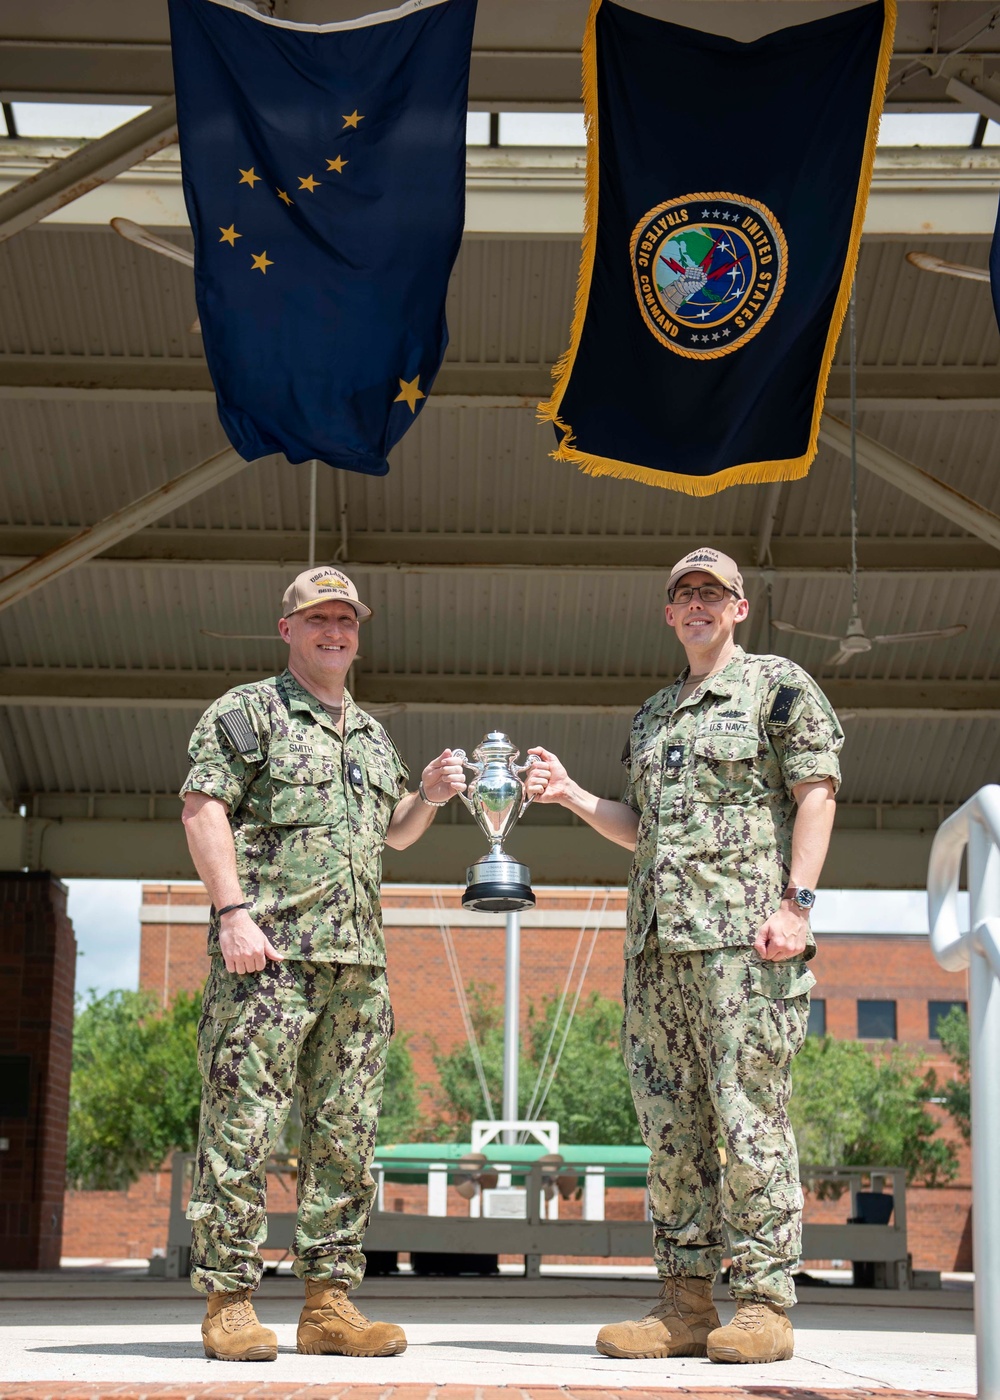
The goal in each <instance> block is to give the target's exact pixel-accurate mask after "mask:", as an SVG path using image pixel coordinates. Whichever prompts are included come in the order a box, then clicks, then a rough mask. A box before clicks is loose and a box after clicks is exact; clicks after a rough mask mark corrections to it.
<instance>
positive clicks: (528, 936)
mask: <svg viewBox="0 0 1000 1400" xmlns="http://www.w3.org/2000/svg"><path fill="white" fill-rule="evenodd" d="M536 893H537V894H538V906H537V908H536V909H534V910H531V911H529V912H527V913H525V914H523V915H522V919H521V1015H522V1020H523V1018H525V1017H526V1016H527V1014H528V1010H529V1007H530V1006H531V1005H532V1004H533V1005H534V1006H535V1007H536V1008H537V1007H540V1006H541V1004H542V1002H543V1001H544V1000H545V999H546V998H548V997H552V996H558V995H559V994H560V992H561V991H562V989H563V986H564V983H565V981H566V978H567V973H568V972H569V969H570V966H571V963H572V962H573V960H574V955H575V958H576V963H575V974H574V979H573V986H574V988H575V987H576V985H577V982H576V979H577V978H578V977H579V976H580V973H581V971H583V969H584V968H585V975H584V980H583V995H584V997H586V996H587V995H588V994H589V993H590V992H592V991H597V992H600V993H601V994H602V995H603V996H607V997H614V998H618V997H619V996H620V994H621V977H622V939H623V933H624V926H625V891H624V890H623V889H621V888H612V889H580V888H546V889H539V890H537V891H536ZM460 901H461V888H460V887H458V886H451V887H438V888H435V887H430V886H426V885H389V886H386V887H385V888H384V889H383V898H382V904H383V916H384V924H385V933H386V945H387V950H388V961H389V981H390V986H391V989H392V998H393V1007H394V1011H395V1016H396V1025H397V1028H398V1029H399V1030H400V1031H404V1032H407V1033H408V1034H409V1037H410V1039H409V1042H408V1043H409V1049H410V1051H411V1054H412V1056H413V1061H414V1070H415V1072H416V1076H417V1080H418V1082H421V1083H424V1084H427V1083H432V1082H433V1081H434V1080H435V1077H436V1076H435V1067H434V1058H433V1057H434V1054H435V1052H436V1051H438V1052H441V1051H445V1052H446V1051H448V1050H451V1049H452V1048H453V1047H455V1046H456V1045H459V1044H461V1043H462V1041H463V1040H464V1038H465V1032H464V1029H463V1023H462V1018H461V1013H460V1010H459V1003H458V997H457V994H456V988H455V985H454V974H453V971H452V970H451V968H452V967H456V968H457V975H458V978H459V980H460V983H461V985H462V986H464V987H468V986H469V984H470V983H475V984H476V985H477V986H479V987H481V988H488V987H492V988H493V989H494V992H495V996H496V998H497V1000H500V999H502V995H503V981H504V924H503V919H502V917H501V916H496V917H489V916H484V915H481V914H471V913H468V912H467V911H464V910H463V909H462V908H461V903H460ZM140 919H141V951H140V973H139V977H140V985H141V986H142V987H144V988H146V989H148V990H150V991H153V992H154V993H155V994H156V995H157V997H158V998H159V999H160V1000H161V1001H162V1002H163V1003H164V1004H166V1003H167V1002H168V1001H169V1000H170V998H171V996H172V995H173V994H174V993H176V992H177V991H180V990H193V989H195V988H197V987H200V986H201V984H202V983H203V982H204V980H205V976H206V974H207V971H208V957H207V953H206V950H205V941H206V940H205V935H206V929H207V921H208V899H207V896H206V894H205V891H204V889H203V888H202V887H201V886H199V885H190V884H146V885H144V886H143V896H142V906H141V913H140ZM443 930H446V932H444V931H443ZM446 938H450V941H451V945H452V947H453V949H454V955H455V956H454V963H453V964H450V960H449V957H448V956H447V955H446V951H445V940H446ZM817 943H818V946H819V951H818V954H817V957H816V959H815V961H814V962H813V964H812V967H813V970H814V972H815V974H816V977H817V986H816V989H815V993H814V997H813V1011H812V1017H811V1030H812V1032H813V1033H816V1034H822V1033H823V1032H824V1030H825V1031H827V1032H829V1033H830V1034H831V1035H833V1036H836V1037H838V1038H841V1039H890V1040H891V1039H896V1040H898V1041H899V1042H901V1043H906V1044H908V1045H912V1046H915V1047H918V1048H920V1049H922V1050H923V1051H924V1052H925V1054H927V1055H928V1057H929V1060H930V1062H931V1063H932V1064H934V1065H935V1067H936V1068H938V1069H939V1070H940V1071H943V1072H944V1073H947V1072H948V1069H949V1066H950V1061H948V1060H947V1057H945V1056H944V1055H943V1054H942V1052H941V1046H940V1042H939V1041H938V1040H936V1039H935V1038H934V1036H933V1031H934V1024H935V1021H936V1019H937V1017H938V1016H939V1015H940V1014H941V1013H942V1012H943V1011H944V1010H946V1009H947V1008H948V1007H949V1006H951V1005H952V1004H954V1003H955V1002H960V1003H961V1002H964V1001H965V1000H966V984H965V975H964V974H954V973H948V972H945V971H944V970H943V969H942V968H941V967H940V966H939V965H938V964H937V962H936V961H935V960H934V958H933V956H932V954H931V951H930V946H929V941H928V939H927V936H926V934H891V933H890V934H886V933H858V932H844V933H820V934H818V935H817ZM961 1162H962V1165H961V1170H960V1177H959V1180H958V1181H957V1182H956V1183H955V1184H954V1185H952V1186H950V1187H948V1188H943V1189H938V1190H935V1191H925V1190H922V1189H920V1188H911V1190H910V1191H909V1192H908V1193H907V1200H908V1212H909V1222H910V1223H909V1230H910V1238H911V1241H912V1247H913V1256H914V1265H915V1267H917V1268H936V1269H953V1268H960V1267H965V1268H968V1267H970V1266H971V1265H970V1246H969V1204H970V1188H969V1162H968V1153H967V1150H965V1149H964V1147H963V1151H962V1154H961ZM169 1194H170V1186H169V1178H168V1176H167V1175H166V1174H165V1173H161V1174H151V1175H150V1176H148V1177H145V1178H143V1180H142V1181H140V1182H139V1183H137V1184H136V1185H135V1186H134V1187H132V1188H130V1190H129V1191H128V1192H127V1193H120V1192H118V1193H115V1192H107V1193H94V1192H87V1193H81V1196H74V1193H69V1199H68V1202H67V1240H66V1246H65V1250H66V1253H67V1254H80V1255H88V1256H93V1255H108V1256H111V1255H113V1254H115V1253H116V1252H120V1253H123V1254H126V1253H127V1254H129V1255H134V1256H142V1255H144V1254H147V1253H148V1252H149V1251H150V1249H152V1248H153V1247H155V1246H157V1245H161V1244H162V1242H163V1240H165V1238H166V1212H167V1207H168V1203H169ZM82 1196H85V1197H86V1201H85V1200H84V1199H82ZM98 1197H100V1199H99V1200H98ZM844 1209H845V1207H844V1203H843V1202H842V1201H841V1202H838V1203H826V1202H816V1203H812V1205H811V1207H810V1218H812V1216H813V1214H815V1218H817V1219H820V1218H843V1215H844ZM830 1211H833V1215H832V1216H830V1215H829V1212H830ZM838 1212H839V1214H838Z"/></svg>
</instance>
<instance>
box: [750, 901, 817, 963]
mask: <svg viewBox="0 0 1000 1400" xmlns="http://www.w3.org/2000/svg"><path fill="white" fill-rule="evenodd" d="M808 936H809V916H808V914H806V913H803V912H801V911H800V910H798V909H796V908H794V907H793V906H790V905H789V904H787V903H785V902H784V901H783V902H782V903H781V904H780V905H779V906H778V908H777V909H776V910H775V911H774V913H773V914H772V915H771V917H770V918H769V919H767V920H766V922H765V923H763V924H761V926H760V928H759V929H758V931H757V937H756V938H755V939H754V943H753V946H754V950H755V951H756V953H757V954H758V956H759V957H761V958H763V959H764V961H765V962H786V961H787V960H788V959H789V958H797V957H800V956H801V955H802V954H803V953H804V952H805V950H806V941H807V938H808Z"/></svg>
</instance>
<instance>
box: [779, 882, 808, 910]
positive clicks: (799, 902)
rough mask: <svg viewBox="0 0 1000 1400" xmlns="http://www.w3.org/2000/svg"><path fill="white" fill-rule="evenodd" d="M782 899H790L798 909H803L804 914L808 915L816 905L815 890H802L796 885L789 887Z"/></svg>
mask: <svg viewBox="0 0 1000 1400" xmlns="http://www.w3.org/2000/svg"><path fill="white" fill-rule="evenodd" d="M781 897H782V899H790V900H791V901H792V903H793V904H794V905H795V907H796V909H801V910H802V912H803V914H808V913H809V910H810V909H811V908H812V907H813V905H814V904H815V903H816V891H815V890H807V889H801V888H797V887H796V886H795V885H789V886H788V888H787V889H786V890H785V893H784V894H783V895H782V896H781Z"/></svg>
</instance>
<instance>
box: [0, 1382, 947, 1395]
mask: <svg viewBox="0 0 1000 1400" xmlns="http://www.w3.org/2000/svg"><path fill="white" fill-rule="evenodd" d="M679 1396H683V1397H685V1400H867V1397H869V1396H870V1397H874V1400H969V1397H968V1396H967V1395H964V1394H961V1393H959V1392H956V1391H928V1390H888V1389H882V1388H880V1387H870V1388H861V1387H858V1388H856V1389H851V1390H817V1389H811V1388H810V1387H808V1386H781V1385H774V1386H771V1385H750V1386H726V1385H719V1386H699V1387H691V1386H688V1387H685V1386H678V1387H674V1388H672V1389H670V1390H652V1389H647V1388H642V1387H632V1386H629V1387H627V1388H626V1387H619V1388H615V1389H605V1388H599V1387H595V1386H586V1387H569V1386H555V1385H533V1386H530V1387H529V1386H505V1385H496V1386H490V1385H439V1386H438V1385H384V1386H381V1385H306V1386H290V1385H287V1384H284V1383H282V1382H280V1381H270V1382H268V1381H264V1382H260V1383H255V1382H253V1381H250V1380H242V1379H241V1378H237V1379H236V1380H234V1381H233V1382H232V1383H231V1384H226V1383H225V1382H219V1383H218V1384H211V1383H207V1382H206V1383H202V1384H198V1383H195V1384H181V1385H170V1384H163V1385H129V1384H122V1385H116V1384H112V1383H100V1382H83V1383H80V1382H73V1381H62V1382H59V1381H54V1382H46V1381H19V1382H15V1383H13V1384H8V1385H4V1384H3V1383H2V1382H0V1400H677V1397H679Z"/></svg>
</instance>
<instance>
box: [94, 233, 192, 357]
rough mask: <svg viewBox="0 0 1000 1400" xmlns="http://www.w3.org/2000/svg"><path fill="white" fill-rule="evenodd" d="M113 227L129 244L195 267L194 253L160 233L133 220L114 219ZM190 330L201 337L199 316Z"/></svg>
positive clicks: (186, 265)
mask: <svg viewBox="0 0 1000 1400" xmlns="http://www.w3.org/2000/svg"><path fill="white" fill-rule="evenodd" d="M111 227H112V228H113V229H114V231H115V233H117V234H118V236H119V238H125V239H127V240H128V242H129V243H135V244H137V245H138V246H139V247H140V248H146V249H148V250H149V252H151V253H159V254H160V256H161V257H163V258H171V259H173V261H174V262H179V263H182V264H183V265H184V266H185V267H192V268H193V267H194V254H193V253H189V252H188V250H187V249H186V248H181V247H180V246H179V245H178V244H176V243H171V242H170V239H169V238H161V237H160V235H159V234H158V233H153V231H152V229H148V228H143V226H142V224H137V223H135V221H134V220H132V219H121V218H116V219H112V220H111ZM188 330H189V331H190V332H191V334H192V335H201V321H200V320H199V318H198V317H197V316H196V317H195V319H194V320H193V321H192V323H191V325H190V326H189V327H188Z"/></svg>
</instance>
